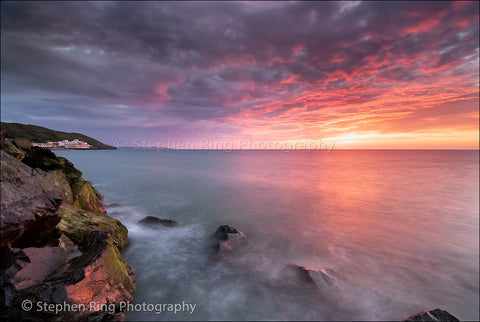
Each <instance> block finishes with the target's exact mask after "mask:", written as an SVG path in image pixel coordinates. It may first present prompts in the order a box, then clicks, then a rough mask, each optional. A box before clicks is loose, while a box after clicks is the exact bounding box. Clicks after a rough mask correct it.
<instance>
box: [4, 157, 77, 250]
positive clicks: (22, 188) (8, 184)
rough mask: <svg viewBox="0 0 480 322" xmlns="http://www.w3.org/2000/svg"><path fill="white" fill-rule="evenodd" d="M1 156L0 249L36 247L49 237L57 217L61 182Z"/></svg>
mask: <svg viewBox="0 0 480 322" xmlns="http://www.w3.org/2000/svg"><path fill="white" fill-rule="evenodd" d="M0 153H1V163H2V165H1V167H2V177H1V187H2V189H1V209H2V212H1V235H2V239H1V247H2V249H5V248H10V247H22V248H23V247H29V246H36V245H38V244H39V243H41V242H42V241H43V239H44V238H45V237H46V236H47V235H49V234H50V233H51V232H52V231H53V230H54V228H55V226H56V225H57V224H58V222H59V221H60V219H61V216H60V215H59V213H58V212H57V210H58V208H59V206H60V204H61V203H62V199H63V195H64V194H63V193H62V191H63V190H62V188H63V187H65V186H67V187H68V183H66V181H65V179H64V178H63V180H62V178H60V177H58V176H56V175H54V174H52V173H47V172H45V171H43V170H40V169H32V168H30V167H28V166H26V165H25V164H22V163H21V162H20V161H18V160H17V159H15V158H14V157H12V156H11V155H9V154H7V153H5V152H4V151H0Z"/></svg>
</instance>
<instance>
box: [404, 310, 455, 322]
mask: <svg viewBox="0 0 480 322" xmlns="http://www.w3.org/2000/svg"><path fill="white" fill-rule="evenodd" d="M405 321H445V322H458V321H459V319H457V318H456V317H454V316H453V315H451V314H450V313H448V312H447V311H443V310H440V309H435V310H431V311H423V312H420V313H417V314H415V315H412V316H411V317H409V318H408V319H406V320H405Z"/></svg>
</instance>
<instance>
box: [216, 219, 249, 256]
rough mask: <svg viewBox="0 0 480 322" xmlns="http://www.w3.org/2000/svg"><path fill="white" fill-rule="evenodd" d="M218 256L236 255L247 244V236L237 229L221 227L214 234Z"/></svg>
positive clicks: (226, 226)
mask: <svg viewBox="0 0 480 322" xmlns="http://www.w3.org/2000/svg"><path fill="white" fill-rule="evenodd" d="M213 239H214V240H215V244H214V250H215V254H216V255H220V256H222V255H227V254H231V253H234V252H235V251H237V250H238V249H240V248H241V247H243V246H244V245H245V244H246V243H247V236H245V234H244V233H243V232H241V231H240V230H238V229H237V228H235V227H231V226H228V225H221V226H220V227H218V228H217V230H216V231H215V233H214V234H213Z"/></svg>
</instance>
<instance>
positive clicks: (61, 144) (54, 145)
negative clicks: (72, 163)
mask: <svg viewBox="0 0 480 322" xmlns="http://www.w3.org/2000/svg"><path fill="white" fill-rule="evenodd" d="M32 146H38V147H41V148H47V149H90V148H91V147H92V146H91V145H90V144H88V143H87V142H83V141H79V140H78V139H74V140H73V141H68V140H62V141H58V142H51V141H49V142H45V143H32Z"/></svg>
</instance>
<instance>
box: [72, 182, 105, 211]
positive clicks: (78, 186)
mask: <svg viewBox="0 0 480 322" xmlns="http://www.w3.org/2000/svg"><path fill="white" fill-rule="evenodd" d="M71 187H72V193H73V198H74V201H73V205H74V206H76V207H78V208H80V209H84V210H90V211H94V212H99V213H102V214H106V213H107V211H106V210H105V207H104V206H103V196H102V195H101V194H100V193H99V192H98V191H97V189H95V188H94V187H93V186H92V184H91V183H90V181H85V180H78V181H76V182H74V183H73V184H72V185H71Z"/></svg>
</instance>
